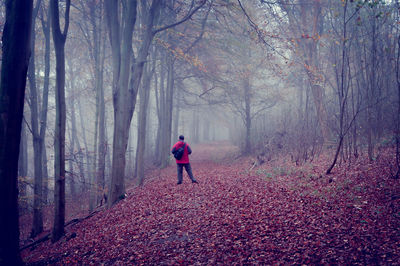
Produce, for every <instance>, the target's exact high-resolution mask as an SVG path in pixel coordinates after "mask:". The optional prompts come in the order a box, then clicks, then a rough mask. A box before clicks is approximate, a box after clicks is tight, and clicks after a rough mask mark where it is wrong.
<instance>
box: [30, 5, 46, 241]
mask: <svg viewBox="0 0 400 266" xmlns="http://www.w3.org/2000/svg"><path fill="white" fill-rule="evenodd" d="M40 2H41V1H37V2H36V6H35V8H34V10H33V15H32V31H31V58H30V61H29V68H28V78H29V89H30V107H31V130H32V140H33V151H34V156H33V159H34V198H33V224H32V230H31V237H32V238H33V237H36V236H37V235H38V234H40V233H41V232H43V214H42V202H43V199H42V196H43V195H42V191H43V175H42V158H43V156H42V148H43V143H42V139H41V138H40V135H39V125H38V124H39V110H38V109H39V107H38V105H39V104H38V96H37V86H36V67H35V21H36V16H37V14H38V10H39V6H40Z"/></svg>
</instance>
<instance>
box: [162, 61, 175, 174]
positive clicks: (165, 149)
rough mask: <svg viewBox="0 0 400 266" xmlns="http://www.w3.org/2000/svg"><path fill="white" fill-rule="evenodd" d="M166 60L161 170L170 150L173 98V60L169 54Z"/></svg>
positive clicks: (166, 162) (167, 162) (164, 165)
mask: <svg viewBox="0 0 400 266" xmlns="http://www.w3.org/2000/svg"><path fill="white" fill-rule="evenodd" d="M166 60H167V88H166V93H165V105H164V108H165V109H164V112H163V113H164V114H165V116H164V119H163V122H164V129H163V130H162V132H163V134H162V135H163V137H162V140H163V142H162V143H161V147H162V149H161V156H162V158H161V168H164V167H167V166H168V164H169V157H170V150H171V134H172V109H173V99H174V98H173V97H174V58H173V57H172V55H171V54H168V55H167V56H166Z"/></svg>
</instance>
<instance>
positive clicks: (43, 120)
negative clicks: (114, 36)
mask: <svg viewBox="0 0 400 266" xmlns="http://www.w3.org/2000/svg"><path fill="white" fill-rule="evenodd" d="M41 17H42V18H41V22H42V29H43V35H44V37H45V53H44V54H45V55H44V63H45V66H44V80H43V94H42V108H41V111H40V132H39V134H40V139H41V141H42V149H41V151H42V178H43V196H42V198H43V203H44V204H46V203H47V201H48V194H49V193H48V176H49V175H48V170H47V152H46V142H45V140H46V128H47V111H48V110H47V109H48V108H47V107H48V100H49V83H50V8H48V10H47V21H45V20H44V16H43V14H42V16H41Z"/></svg>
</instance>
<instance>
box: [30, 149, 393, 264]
mask: <svg viewBox="0 0 400 266" xmlns="http://www.w3.org/2000/svg"><path fill="white" fill-rule="evenodd" d="M214 146H215V145H213V146H212V147H214ZM212 147H210V146H204V147H197V149H196V150H197V152H198V154H199V156H198V158H197V160H195V161H193V163H192V168H193V171H194V174H195V177H196V178H197V179H198V180H199V182H200V184H191V183H190V182H189V179H188V178H187V177H186V176H184V182H183V184H182V185H180V186H177V185H176V172H175V171H176V169H175V167H174V166H171V167H169V168H167V169H165V170H162V171H158V172H156V171H154V172H151V173H149V174H148V176H147V180H148V181H147V182H146V184H145V185H144V186H143V187H142V188H140V187H132V188H130V189H129V190H128V192H127V194H128V197H127V198H126V199H125V200H122V201H121V202H119V203H118V204H117V205H116V206H114V207H113V208H112V209H109V210H105V211H103V212H100V213H98V214H96V215H95V216H93V217H91V218H89V219H87V220H85V221H83V222H82V223H79V224H76V225H73V226H71V227H69V228H68V229H67V236H68V235H71V234H73V233H75V234H76V236H75V237H73V238H70V240H68V241H65V240H61V241H59V242H56V243H54V244H51V243H49V242H46V243H43V244H41V245H39V246H38V247H37V248H36V249H35V250H26V251H24V252H23V258H24V260H25V261H26V262H27V264H46V263H49V264H60V265H61V264H67V263H72V264H105V265H112V264H156V265H159V264H168V265H175V264H207V265H209V264H233V263H234V264H377V263H378V264H399V263H400V259H399V258H400V246H399V243H400V235H399V228H400V215H399V214H400V208H399V206H400V204H399V203H400V202H399V193H400V187H399V183H398V181H395V180H393V179H390V178H388V175H385V172H384V171H385V170H384V169H385V165H379V162H374V163H375V164H374V165H368V166H365V165H363V164H364V163H365V162H359V164H357V163H355V164H354V170H353V171H352V169H344V168H343V169H342V168H340V167H338V168H337V170H336V171H337V173H335V174H334V175H333V177H334V179H335V181H334V182H332V183H328V182H327V181H326V180H324V179H322V178H312V179H311V178H308V177H309V176H310V175H313V176H319V175H318V169H323V168H324V165H323V164H324V162H316V163H314V165H312V166H310V168H309V169H305V168H302V169H300V168H296V167H295V166H294V165H290V163H288V162H285V163H280V165H279V167H280V169H284V168H286V169H290V171H286V173H287V174H285V175H283V174H282V171H279V173H277V174H276V175H271V176H270V177H269V178H268V179H266V178H265V173H274V171H273V167H276V166H273V165H266V166H265V169H258V171H253V172H251V173H248V172H246V171H245V169H246V168H248V167H247V165H245V163H244V161H243V160H242V159H240V160H236V161H235V160H233V159H232V158H231V159H229V160H223V159H222V157H220V159H218V160H217V162H211V161H210V160H207V151H208V152H209V151H210V150H212ZM199 150H200V151H199ZM201 150H202V151H201ZM195 154H196V153H195ZM221 155H222V153H221ZM263 167H264V166H263ZM268 167H272V168H271V169H268ZM300 172H301V175H299V173H300ZM155 173H158V174H155ZM185 178H186V179H185Z"/></svg>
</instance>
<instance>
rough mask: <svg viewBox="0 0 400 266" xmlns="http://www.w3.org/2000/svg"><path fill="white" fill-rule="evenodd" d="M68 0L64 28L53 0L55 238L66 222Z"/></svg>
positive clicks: (54, 239) (62, 233) (55, 238)
mask: <svg viewBox="0 0 400 266" xmlns="http://www.w3.org/2000/svg"><path fill="white" fill-rule="evenodd" d="M70 5H71V2H70V0H66V10H65V24H64V30H63V32H61V29H60V19H59V10H58V0H51V1H50V8H51V21H52V32H53V43H54V48H55V54H56V128H55V136H54V172H55V173H54V179H55V180H54V224H53V231H52V241H53V242H55V241H57V240H59V239H60V238H61V237H62V236H63V235H64V224H65V122H66V108H65V51H64V49H65V41H66V39H67V33H68V27H69V10H70V9H69V8H70Z"/></svg>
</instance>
